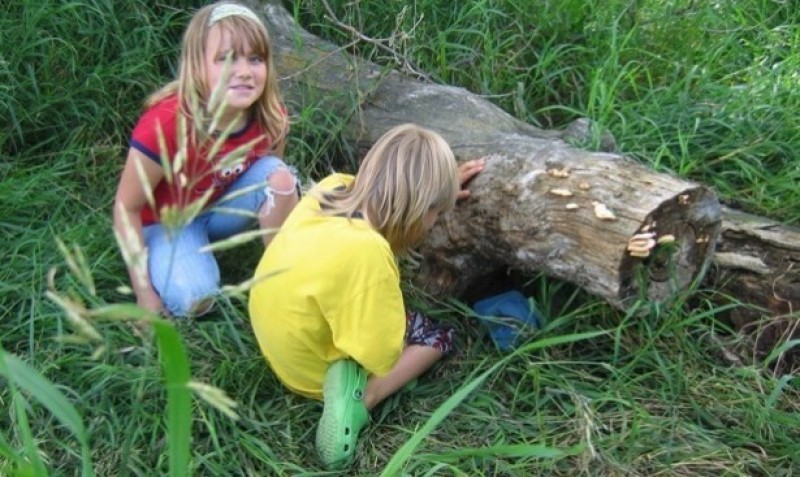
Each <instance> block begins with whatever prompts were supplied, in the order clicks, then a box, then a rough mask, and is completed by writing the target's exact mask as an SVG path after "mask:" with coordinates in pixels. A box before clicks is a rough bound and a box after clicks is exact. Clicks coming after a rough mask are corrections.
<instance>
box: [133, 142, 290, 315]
mask: <svg viewBox="0 0 800 477" xmlns="http://www.w3.org/2000/svg"><path fill="white" fill-rule="evenodd" d="M283 167H287V166H286V164H284V162H283V161H282V160H281V159H280V158H278V157H274V156H265V157H262V158H261V159H259V160H257V161H256V162H254V163H253V164H252V165H251V166H250V168H249V169H248V170H247V171H245V172H244V173H243V174H242V175H241V176H239V177H238V178H237V179H236V181H235V182H234V183H233V184H231V186H230V187H229V188H228V190H227V191H226V193H225V195H224V196H223V197H221V198H220V199H219V201H218V202H217V203H216V204H214V206H213V207H212V208H211V209H209V210H208V211H205V212H203V213H201V214H200V215H198V216H197V217H196V218H195V219H194V220H193V221H192V222H190V223H189V224H187V225H186V226H184V227H183V228H181V229H180V230H178V231H177V232H172V233H170V232H169V231H168V230H167V229H166V228H165V227H164V226H163V225H161V223H155V224H151V225H148V226H146V227H144V229H143V230H142V234H143V236H144V242H145V245H146V246H147V249H148V271H149V272H150V282H151V283H152V284H153V288H155V290H156V292H158V294H159V296H160V297H161V300H162V302H163V303H164V307H165V308H166V309H167V310H168V311H169V312H170V314H171V315H172V316H175V317H184V316H187V315H188V314H189V312H190V310H191V309H192V308H193V306H194V305H195V304H196V303H198V302H200V301H202V300H203V299H205V298H207V297H210V296H214V295H215V294H217V293H218V292H219V288H220V273H219V265H218V264H217V261H216V259H215V258H214V254H212V253H211V252H200V250H199V249H201V248H202V247H204V246H206V245H208V244H210V243H212V242H215V241H217V240H222V239H225V238H227V237H231V236H233V235H235V234H237V233H241V232H244V231H245V230H247V229H249V228H251V227H253V225H254V224H255V223H256V221H257V219H256V214H257V213H258V210H259V209H260V207H261V205H262V204H263V203H264V201H265V200H267V192H266V189H267V188H266V187H264V186H265V185H267V184H268V183H267V180H268V178H269V176H270V175H272V173H273V172H275V171H276V170H277V169H279V168H283ZM290 170H291V171H292V173H294V170H293V169H290ZM216 207H221V208H222V209H220V210H216V209H215V208H216ZM231 210H239V211H241V212H242V213H232V212H231Z"/></svg>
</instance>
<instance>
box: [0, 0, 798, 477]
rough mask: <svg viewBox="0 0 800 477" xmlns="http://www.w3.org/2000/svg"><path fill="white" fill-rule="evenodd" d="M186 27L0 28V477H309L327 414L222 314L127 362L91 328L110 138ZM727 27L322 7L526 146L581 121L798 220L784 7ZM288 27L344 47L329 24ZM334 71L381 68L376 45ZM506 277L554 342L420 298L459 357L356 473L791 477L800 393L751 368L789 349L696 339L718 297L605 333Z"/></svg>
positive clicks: (695, 13) (104, 5) (658, 7)
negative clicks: (185, 472) (524, 338)
mask: <svg viewBox="0 0 800 477" xmlns="http://www.w3.org/2000/svg"><path fill="white" fill-rule="evenodd" d="M198 3H199V2H191V1H188V0H186V1H183V2H169V4H170V5H169V6H166V5H164V4H161V3H154V2H145V1H143V0H120V1H118V2H102V1H92V0H76V1H74V2H56V1H34V0H18V1H16V2H5V3H3V4H2V6H0V45H2V50H1V51H0V196H2V197H3V200H2V201H0V238H1V239H2V245H0V260H1V261H2V264H3V265H2V267H0V345H2V349H0V404H2V406H0V475H20V476H21V475H81V474H82V475H91V474H92V473H94V474H95V475H103V476H105V475H123V476H150V475H162V474H167V473H168V472H170V471H172V472H177V470H176V469H179V468H180V466H181V463H182V462H188V465H189V467H190V468H191V469H192V471H193V473H194V474H195V475H218V476H228V475H296V474H323V472H322V471H321V469H320V467H319V466H318V463H317V462H316V460H315V458H314V451H313V445H312V442H313V431H314V426H315V423H316V420H317V418H318V416H319V411H320V406H319V405H318V404H317V403H314V402H310V401H307V400H305V399H302V398H299V397H297V396H294V395H292V394H289V393H288V392H286V391H285V390H284V389H282V388H281V387H280V386H279V384H278V383H277V381H276V380H275V378H274V376H273V375H272V374H271V373H270V372H269V371H268V370H267V368H266V366H265V363H264V362H263V360H262V358H261V357H260V355H259V353H258V351H257V346H256V344H255V341H254V338H253V336H252V333H251V331H250V328H249V325H248V323H247V318H246V313H245V306H244V302H243V301H242V299H241V297H235V296H234V297H232V298H231V299H230V301H229V302H228V303H224V304H223V305H222V306H221V307H220V309H219V310H218V311H217V312H216V313H215V314H214V315H213V316H212V317H211V319H209V320H207V321H203V322H196V323H180V324H177V325H176V326H175V327H173V326H171V325H169V324H163V325H159V326H158V327H157V328H156V339H155V340H147V341H143V340H142V339H140V338H139V337H138V336H136V335H135V334H134V333H133V332H132V331H131V328H130V327H129V326H128V324H127V323H126V322H125V321H124V320H119V319H116V313H117V312H119V309H109V308H102V307H104V306H108V305H112V304H119V303H127V302H129V301H130V298H129V297H128V296H126V295H124V294H122V293H121V292H120V291H119V290H118V288H119V287H120V286H121V285H124V284H125V281H126V274H125V271H124V267H123V264H122V260H121V258H120V257H119V255H118V253H117V251H116V245H115V243H114V240H113V237H112V235H111V233H110V227H111V224H110V204H111V198H112V197H113V193H114V187H115V184H116V179H117V177H118V174H119V171H120V167H121V165H122V157H123V156H124V153H125V148H126V138H127V135H128V134H129V131H130V128H131V127H132V125H133V122H134V121H135V119H136V116H137V114H138V110H139V107H140V104H141V101H142V100H143V98H144V97H145V96H146V94H147V93H149V92H150V91H151V90H153V89H154V88H155V87H156V86H157V85H159V84H160V83H161V82H163V81H164V80H165V79H166V78H168V77H169V76H170V75H171V74H172V71H173V69H174V66H175V64H174V61H175V58H176V56H177V42H178V39H179V36H180V33H181V32H182V29H183V27H184V26H185V23H186V20H187V15H186V11H187V10H186V9H189V8H191V7H193V6H195V5H196V4H198ZM458 4H463V5H458ZM722 5H723V4H722V3H719V2H693V1H688V0H687V1H679V0H676V1H669V2H654V1H649V2H648V1H643V0H640V1H621V0H612V1H597V0H591V1H586V0H566V1H563V2H539V1H534V0H510V1H506V2H494V1H488V0H484V1H475V2H448V1H442V0H439V1H433V0H422V1H417V2H413V3H411V2H406V1H399V0H397V1H395V0H391V1H386V2H345V1H339V2H331V7H332V9H333V12H334V14H335V15H336V17H337V18H338V19H339V20H341V21H343V22H345V23H348V24H351V25H353V26H355V27H357V28H358V29H359V30H361V31H363V32H364V34H366V35H368V36H370V37H372V38H375V39H392V42H391V44H390V46H391V47H392V48H393V49H394V50H395V51H396V53H397V54H398V55H404V56H406V57H407V58H409V59H411V60H412V63H413V64H415V65H417V66H418V67H419V68H420V69H421V70H423V71H426V72H428V73H429V74H430V75H431V76H432V77H433V78H434V79H435V80H436V81H440V82H443V83H448V84H456V85H460V86H464V87H467V88H469V89H470V90H471V91H473V92H475V93H478V94H484V95H487V96H489V97H491V98H493V100H495V101H497V103H498V104H500V105H501V106H502V107H504V108H505V109H506V110H507V111H509V112H510V113H512V114H515V115H516V116H518V117H520V118H523V119H525V120H528V121H530V122H532V123H535V124H539V125H541V126H544V127H558V126H561V125H563V124H565V123H567V122H568V121H570V120H571V119H574V118H575V117H578V116H587V117H590V118H592V119H594V120H596V121H598V122H599V123H600V124H601V125H602V126H604V127H605V128H608V129H609V130H610V131H612V132H613V134H614V135H615V136H616V138H617V141H618V144H619V145H620V149H621V150H623V151H625V152H626V153H629V154H631V155H632V156H634V157H636V158H638V159H640V160H641V161H643V162H646V163H649V164H651V165H652V166H653V167H656V168H659V169H662V170H665V171H671V172H674V173H677V174H680V175H682V176H684V177H689V178H692V179H696V180H700V181H704V182H707V183H710V184H713V185H714V186H715V187H717V189H718V190H719V191H720V193H721V195H722V196H723V197H724V198H725V199H726V200H730V201H732V202H734V201H735V202H736V203H738V204H740V205H741V206H742V207H744V208H747V209H748V210H751V211H754V212H757V213H760V214H764V215H769V216H770V217H773V218H776V219H779V220H782V221H784V222H786V223H790V224H797V222H798V218H800V217H799V216H798V213H800V212H798V211H800V204H798V202H800V197H799V196H798V188H797V186H796V185H797V183H798V178H799V177H798V176H799V175H800V166H798V164H799V163H798V162H797V160H796V158H795V157H794V153H795V151H797V150H798V148H799V147H800V129H798V128H797V127H796V122H797V121H796V118H797V111H798V110H800V79H798V75H797V71H798V69H800V53H799V52H798V47H800V34H799V33H798V29H797V26H796V25H797V24H798V23H800V22H799V21H798V20H800V18H798V15H800V14H798V13H797V12H796V9H793V8H792V6H791V2H779V1H769V0H739V1H735V2H725V5H724V6H722ZM294 11H296V12H297V15H298V19H299V20H300V21H301V23H302V24H304V25H306V26H307V27H308V28H309V29H312V30H313V31H314V32H316V33H318V34H320V35H323V36H325V37H327V38H330V39H332V40H333V41H337V42H340V43H346V42H348V41H349V40H350V38H349V37H348V35H347V34H346V33H343V32H342V31H341V30H338V29H336V28H335V27H333V26H332V24H331V23H330V22H329V21H327V20H326V19H325V14H326V13H327V12H326V11H325V8H324V4H323V3H322V2H303V3H301V4H298V5H296V8H295V10H294ZM388 44H389V43H387V45H388ZM355 50H356V51H357V52H358V53H359V54H360V55H363V56H365V57H367V58H370V59H372V60H374V61H380V62H384V61H391V60H392V58H391V57H389V56H387V54H386V53H385V51H384V50H381V49H376V48H374V47H373V45H372V44H371V43H369V42H362V43H360V44H358V45H357V46H356V47H355ZM337 126H338V125H336V124H331V125H330V129H331V130H336V128H337ZM325 132H326V131H325V129H324V128H323V129H321V128H320V127H319V125H318V124H306V123H304V122H303V118H297V122H296V124H295V127H293V133H294V136H293V137H292V138H291V140H290V144H289V147H288V148H287V151H288V152H289V157H290V159H291V160H292V161H293V162H294V163H295V164H297V165H298V166H299V167H300V168H301V170H302V171H305V172H310V171H316V170H325V169H326V167H325V165H324V164H323V165H320V164H319V163H318V161H320V160H321V159H320V157H325V156H324V155H320V154H319V151H316V150H315V149H316V147H313V146H309V145H315V144H328V143H329V139H328V138H326V134H325ZM334 146H335V145H334ZM340 149H341V150H347V149H346V148H340ZM59 242H60V243H62V244H63V246H62V247H59V245H58V244H59ZM65 252H67V253H65ZM259 254H260V251H259V248H258V246H257V245H256V244H246V245H244V246H242V247H240V248H238V249H236V250H232V251H227V252H223V254H222V256H221V261H222V262H223V263H224V275H225V280H226V282H228V283H237V282H239V281H241V280H243V279H245V278H247V277H248V275H249V274H250V273H251V270H252V269H253V267H254V266H255V263H256V261H257V258H258V256H259ZM65 257H70V258H71V261H70V260H67V259H66V258H65ZM81 257H83V259H81ZM70 263H72V264H73V266H72V267H70ZM52 270H55V272H53V273H51V271H52ZM525 280H526V282H525V284H524V285H525V289H526V291H528V293H529V294H530V295H531V297H532V298H533V299H535V300H536V301H537V302H538V303H539V305H540V308H541V309H542V310H543V312H544V314H545V315H546V318H547V322H548V324H547V326H546V327H545V328H544V329H543V330H541V331H538V332H536V333H535V334H533V335H531V336H530V339H529V340H528V344H527V345H525V346H524V347H523V348H522V349H520V350H519V351H518V352H517V353H516V354H513V355H511V354H505V353H501V352H499V351H497V350H496V349H494V348H493V346H492V345H491V343H488V342H487V341H486V340H485V339H484V337H483V333H482V330H481V328H480V326H479V325H478V324H477V323H476V321H475V320H474V318H471V317H470V316H469V313H467V312H465V308H464V306H463V304H460V303H458V302H456V301H445V302H432V301H430V300H425V299H424V298H422V297H419V296H417V295H414V297H413V298H414V300H415V301H416V302H418V304H419V305H420V306H422V307H424V308H426V309H427V311H428V312H429V313H430V314H432V315H435V316H436V317H438V318H440V319H442V320H443V321H447V322H449V323H452V324H453V325H454V326H455V327H456V328H457V329H458V332H459V333H458V336H459V338H458V340H459V342H458V344H459V351H458V352H457V353H456V355H455V356H453V357H452V358H450V359H448V360H447V361H445V362H443V363H442V364H441V365H440V366H437V367H436V368H435V369H434V370H433V371H432V372H431V375H429V376H427V377H425V378H424V379H422V380H421V382H420V385H419V386H418V387H417V388H416V389H415V390H413V391H410V392H408V393H405V394H403V395H401V398H400V399H399V401H398V403H397V408H396V409H395V410H394V411H393V412H391V413H384V412H382V411H383V409H380V408H379V409H378V410H377V411H376V413H375V415H374V416H373V417H374V423H375V424H376V425H373V426H371V427H370V428H369V429H368V430H367V432H366V435H365V437H364V438H362V439H361V441H360V449H359V453H358V459H357V462H356V465H355V466H354V468H353V469H352V473H353V474H360V475H377V474H381V473H382V472H383V473H385V474H386V475H401V474H403V473H405V474H407V475H469V476H473V475H487V476H489V475H492V476H496V475H509V476H511V475H536V474H553V475H576V474H587V475H776V476H777V475H786V476H788V475H793V474H796V473H797V470H798V467H800V460H798V458H797V456H798V455H800V444H799V443H800V430H798V429H800V387H799V385H798V380H797V379H796V378H795V377H794V376H793V375H785V376H782V375H775V373H773V372H772V370H771V367H770V365H771V364H772V363H773V362H774V361H775V360H776V359H778V357H779V353H780V352H781V351H785V348H784V349H782V350H781V349H779V350H777V352H776V353H775V354H774V355H773V356H771V357H770V358H769V359H768V360H767V361H766V362H762V363H752V362H751V361H750V360H749V359H748V356H745V355H739V354H736V353H734V352H733V350H735V349H739V348H737V346H736V345H737V344H740V338H739V337H737V336H736V335H734V334H731V333H730V332H729V330H727V329H726V328H725V326H724V325H722V324H721V323H719V322H718V321H717V320H716V319H715V314H716V313H717V312H719V311H720V309H719V306H720V305H718V304H716V305H715V304H712V301H711V300H710V299H707V297H709V296H710V293H711V292H707V293H704V294H699V295H698V296H699V297H700V298H699V299H697V301H698V303H697V304H696V305H695V306H693V307H691V308H689V307H675V308H671V309H652V310H649V312H648V313H646V314H644V316H640V315H637V316H633V315H630V316H626V315H624V314H621V313H619V312H617V311H615V310H612V309H610V308H608V307H607V306H606V305H604V304H603V303H600V302H598V301H597V300H595V299H593V298H592V297H589V296H585V295H584V294H582V293H581V292H579V291H575V290H573V289H572V288H571V287H570V286H568V285H566V284H563V283H558V282H554V281H552V280H548V279H547V278H545V277H525ZM48 289H50V290H56V291H57V294H56V295H51V297H52V296H55V297H56V298H58V297H61V299H62V300H64V299H68V300H70V301H69V302H66V304H67V308H71V309H73V310H74V309H79V308H81V307H86V308H88V309H92V310H101V311H102V312H103V313H104V314H103V315H102V316H99V317H94V318H93V319H92V321H91V322H90V323H91V326H92V329H93V330H95V331H96V332H97V335H93V334H91V330H88V329H85V328H84V329H83V330H81V329H80V328H79V327H76V326H75V324H74V321H70V315H69V314H68V313H65V312H64V308H63V307H62V306H59V305H58V304H56V303H55V302H54V301H53V300H52V299H50V298H48V296H47V295H46V292H47V291H48ZM565 302H567V303H568V304H567V305H566V306H565V305H564V303H565ZM62 304H63V302H62ZM96 313H99V312H96ZM122 314H124V315H126V316H127V315H131V314H135V312H133V313H131V311H130V310H122ZM79 315H81V314H80V313H79ZM83 315H85V314H83ZM176 330H177V332H176ZM796 344H797V343H788V344H787V347H789V346H792V345H796ZM160 360H162V361H167V362H168V363H170V364H169V365H168V366H166V367H164V368H162V366H161V364H160V363H161V361H160ZM189 376H191V380H193V382H199V383H206V384H211V385H213V386H215V387H216V388H218V389H220V390H223V391H224V392H225V393H227V395H228V396H229V397H231V398H232V399H233V400H235V402H236V403H238V406H236V407H235V408H233V409H232V411H234V412H235V413H236V414H237V415H238V420H236V419H233V418H232V417H230V416H229V415H228V414H226V412H225V411H231V409H230V408H229V407H228V405H227V404H226V402H225V400H224V399H222V398H221V397H220V396H219V395H217V394H214V390H213V389H212V390H210V391H209V390H204V389H205V388H201V387H198V386H194V388H192V389H194V390H193V391H191V392H190V391H189V390H188V388H187V387H186V386H185V383H186V381H187V380H188V379H189ZM384 414H385V415H384ZM189 436H191V445H189ZM173 475H180V474H179V473H174V474H173Z"/></svg>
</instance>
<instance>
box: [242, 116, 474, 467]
mask: <svg viewBox="0 0 800 477" xmlns="http://www.w3.org/2000/svg"><path fill="white" fill-rule="evenodd" d="M482 168H483V161H482V160H475V161H469V162H467V163H465V164H464V165H462V166H461V167H460V168H459V167H458V166H457V164H456V161H455V158H454V156H453V153H452V151H451V150H450V147H449V146H448V145H447V143H446V142H445V141H444V139H443V138H442V137H441V136H439V135H438V134H436V133H435V132H433V131H430V130H427V129H424V128H421V127H419V126H416V125H412V124H405V125H401V126H397V127H395V128H393V129H392V130H390V131H388V132H387V133H386V134H384V135H383V136H382V137H381V138H380V139H379V140H378V141H377V142H376V143H375V145H374V146H373V147H372V149H371V150H370V152H369V153H368V154H367V156H366V157H365V158H364V160H363V162H362V163H361V167H360V168H359V171H358V174H357V175H356V176H355V177H353V176H348V175H343V174H334V175H331V176H329V177H327V178H325V179H324V180H322V181H321V182H320V183H318V184H317V185H316V186H315V187H314V189H312V191H311V192H310V193H309V194H308V195H307V196H306V197H305V198H304V199H302V200H301V201H300V203H299V204H298V205H297V207H296V208H295V209H294V211H293V212H292V213H291V214H290V215H289V217H288V218H287V219H286V222H285V223H284V224H283V226H282V228H281V230H280V232H279V233H278V234H277V235H276V236H275V238H274V239H273V241H272V244H271V245H270V247H269V248H268V249H267V250H266V251H265V252H264V255H263V257H262V259H261V261H260V263H259V265H258V268H257V269H256V273H255V277H256V279H258V281H257V283H256V285H254V286H253V288H252V289H251V292H250V302H249V311H250V317H251V322H252V326H253V330H254V332H255V335H256V338H257V340H258V343H259V346H260V348H261V351H262V353H263V354H264V356H265V357H266V359H267V361H268V362H269V365H270V367H271V368H272V370H273V371H274V372H275V374H276V375H277V376H278V378H279V379H280V380H281V382H283V383H284V384H285V385H286V386H287V387H288V388H289V389H291V390H292V391H295V392H297V393H299V394H302V395H305V396H308V397H311V398H316V399H322V400H323V401H324V410H323V413H322V417H321V419H320V422H319V425H318V428H317V437H316V444H317V450H318V452H319V455H320V458H321V459H322V461H323V463H325V464H326V466H328V467H329V468H332V469H341V468H344V467H346V466H347V465H349V464H350V463H351V462H352V460H353V457H354V454H355V449H356V441H357V438H358V434H359V432H360V430H361V429H362V427H363V426H364V425H365V424H366V423H367V421H368V420H369V414H368V412H369V410H371V409H372V408H373V407H374V406H375V405H377V404H378V403H380V402H381V401H383V400H384V399H386V398H387V397H388V396H390V395H391V394H393V393H394V392H396V391H398V390H399V389H400V388H402V387H403V386H404V385H405V384H406V383H408V382H409V381H410V380H412V379H414V378H416V377H417V376H419V375H421V374H422V373H424V372H425V371H426V370H427V369H429V368H430V367H431V366H432V365H433V364H434V363H436V362H437V361H438V360H439V359H441V357H442V356H444V355H445V354H446V353H447V352H448V351H449V350H450V349H451V347H452V340H453V330H452V329H451V328H448V327H443V326H439V325H437V324H435V323H433V322H432V321H431V320H429V319H428V318H426V317H424V316H422V315H420V314H419V313H407V311H406V308H405V305H404V302H403V296H402V292H401V289H400V274H399V270H398V267H397V262H396V257H397V256H399V255H402V254H404V253H406V252H407V251H408V250H409V249H410V248H412V247H413V246H415V245H417V244H419V242H420V241H421V240H422V239H423V238H424V236H425V234H426V233H427V232H428V231H429V230H430V228H431V227H432V226H433V224H434V222H435V221H436V218H437V217H438V216H439V214H440V213H444V212H447V211H448V210H450V209H451V208H452V207H453V206H454V205H455V202H456V199H457V198H459V197H465V196H466V195H468V191H466V190H461V184H464V183H466V182H467V181H468V180H469V179H471V178H472V177H473V176H474V175H475V174H477V173H478V172H480V170H482Z"/></svg>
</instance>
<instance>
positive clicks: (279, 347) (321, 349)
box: [249, 174, 406, 399]
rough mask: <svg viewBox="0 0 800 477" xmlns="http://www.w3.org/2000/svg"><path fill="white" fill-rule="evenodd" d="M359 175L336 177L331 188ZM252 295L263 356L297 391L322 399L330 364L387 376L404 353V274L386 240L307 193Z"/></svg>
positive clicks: (261, 267)
mask: <svg viewBox="0 0 800 477" xmlns="http://www.w3.org/2000/svg"><path fill="white" fill-rule="evenodd" d="M352 180H353V177H352V176H347V175H343V174H334V175H332V176H329V177H327V178H325V179H324V180H323V181H321V182H320V183H319V184H317V185H316V189H317V190H331V189H333V188H335V187H338V186H341V185H346V184H349V183H350V182H352ZM255 277H256V279H257V280H258V282H257V283H256V284H255V285H254V286H253V287H252V288H251V290H250V302H249V309H250V321H251V323H252V326H253V331H254V332H255V335H256V339H257V340H258V344H259V347H260V348H261V352H262V353H263V354H264V356H265V357H266V359H267V361H268V362H269V364H270V366H271V368H272V369H273V371H274V372H275V374H276V375H277V376H278V378H279V379H280V380H281V381H282V382H283V383H284V384H285V385H286V386H287V387H288V388H289V389H292V390H293V391H295V392H297V393H299V394H302V395H305V396H309V397H312V398H316V399H322V383H323V381H324V379H325V372H326V370H327V369H328V365H329V364H330V363H332V362H333V361H336V360H339V359H342V358H347V357H350V358H353V359H354V360H356V361H357V362H358V363H359V364H360V365H361V366H362V367H363V368H364V369H366V370H367V372H369V373H370V374H375V375H378V376H382V375H385V374H386V373H388V372H389V371H390V370H391V369H392V367H394V365H395V363H396V362H397V360H398V358H399V357H400V353H401V352H402V350H403V337H404V335H405V327H406V319H405V306H404V304H403V296H402V293H401V290H400V273H399V271H398V268H397V263H396V262H395V258H394V254H393V253H392V250H391V247H390V246H389V243H388V242H387V241H386V239H385V238H384V237H383V236H382V235H380V234H379V233H378V232H377V231H375V230H374V229H373V228H372V227H371V226H370V225H369V223H367V222H366V221H365V220H362V219H355V218H354V219H348V218H345V217H336V216H329V215H323V214H321V213H320V206H319V201H318V200H317V199H316V198H315V197H314V196H313V194H307V195H306V196H305V197H304V198H303V199H302V200H301V201H300V203H299V204H298V205H297V206H296V207H295V209H294V210H293V211H292V213H291V214H290V215H289V217H288V218H287V219H286V222H285V223H284V224H283V226H282V227H281V230H280V232H278V234H277V235H276V236H275V237H274V239H273V240H272V243H271V244H270V246H269V248H267V250H266V251H265V252H264V256H263V257H262V258H261V262H259V264H258V267H257V268H256V273H255Z"/></svg>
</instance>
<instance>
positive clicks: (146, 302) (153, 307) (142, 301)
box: [136, 288, 164, 314]
mask: <svg viewBox="0 0 800 477" xmlns="http://www.w3.org/2000/svg"><path fill="white" fill-rule="evenodd" d="M136 304H137V305H139V306H140V307H142V308H144V309H145V310H148V311H152V312H153V313H158V314H162V313H163V312H164V303H163V302H162V301H161V297H160V296H158V293H156V292H155V290H153V289H152V288H150V289H149V290H146V291H142V292H140V293H138V294H137V295H136Z"/></svg>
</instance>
